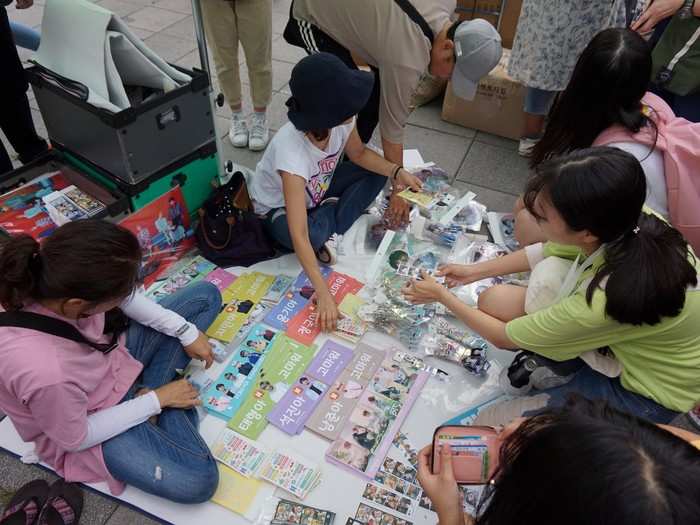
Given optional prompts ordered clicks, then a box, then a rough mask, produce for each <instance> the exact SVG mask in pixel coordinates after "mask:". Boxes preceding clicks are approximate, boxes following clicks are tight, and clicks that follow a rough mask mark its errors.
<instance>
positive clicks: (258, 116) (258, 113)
mask: <svg viewBox="0 0 700 525" xmlns="http://www.w3.org/2000/svg"><path fill="white" fill-rule="evenodd" d="M265 115H267V110H265V111H254V112H253V116H254V117H255V118H256V119H260V120H265Z"/></svg>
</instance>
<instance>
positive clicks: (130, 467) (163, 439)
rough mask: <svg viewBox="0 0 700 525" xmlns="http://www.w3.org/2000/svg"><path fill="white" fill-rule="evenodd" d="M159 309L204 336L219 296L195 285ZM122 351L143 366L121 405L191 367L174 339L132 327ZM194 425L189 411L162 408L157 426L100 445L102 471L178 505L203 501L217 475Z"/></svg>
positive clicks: (205, 285)
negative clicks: (143, 390)
mask: <svg viewBox="0 0 700 525" xmlns="http://www.w3.org/2000/svg"><path fill="white" fill-rule="evenodd" d="M160 304H161V305H163V306H164V307H165V308H168V309H170V310H173V311H175V312H177V313H179V314H180V315H181V316H183V317H184V318H185V319H187V320H188V321H190V322H191V323H194V324H195V325H196V326H197V328H199V329H200V330H201V331H204V330H206V329H207V328H208V327H209V325H210V324H211V323H212V322H213V321H214V319H215V318H216V316H217V315H218V313H219V310H220V309H221V295H220V294H219V291H218V290H217V289H216V287H214V286H213V285H211V284H209V283H196V284H193V285H191V286H188V287H187V288H185V289H183V290H181V291H179V292H178V293H176V294H174V295H172V296H170V297H166V298H165V299H163V301H161V303H160ZM126 346H127V348H128V349H129V352H130V353H131V355H132V356H134V358H136V359H138V360H139V361H140V362H141V363H143V373H142V375H141V377H140V378H139V380H138V384H135V385H133V386H132V387H131V389H130V390H129V393H128V394H127V395H126V396H125V398H124V400H126V399H130V398H131V397H133V395H134V393H135V391H136V390H137V389H138V388H141V387H148V388H150V389H153V390H155V389H156V388H158V387H161V386H163V385H165V384H167V383H169V382H171V381H173V380H174V379H175V378H176V372H175V370H176V369H178V368H179V369H183V368H185V367H186V366H187V364H188V363H189V361H190V358H189V357H188V356H187V354H185V352H184V351H183V349H182V345H181V344H180V342H179V341H178V340H177V339H175V338H174V337H169V336H167V335H164V334H161V333H160V332H157V331H155V330H153V329H152V328H146V327H145V326H143V325H140V324H138V323H135V322H132V324H131V326H130V327H129V330H128V332H127V335H126ZM198 425H199V421H198V418H197V413H196V411H195V410H194V409H189V410H182V409H176V408H166V409H165V410H163V412H161V414H160V415H159V416H158V422H157V424H155V425H154V424H153V423H151V422H150V421H147V422H145V423H141V424H140V425H137V426H135V427H132V428H130V429H129V430H127V431H126V432H123V433H122V434H119V435H118V436H115V437H113V438H112V439H110V440H108V441H105V442H104V443H103V444H102V454H103V455H104V460H105V464H106V465H107V470H108V471H109V472H110V474H112V476H114V477H115V478H116V479H118V480H120V481H123V482H124V483H126V484H128V485H133V486H134V487H136V488H139V489H141V490H143V491H144V492H148V493H149V494H155V495H156V496H161V497H163V498H166V499H169V500H172V501H176V502H178V503H202V502H204V501H207V500H209V499H210V498H211V497H212V495H213V494H214V492H215V491H216V487H217V485H218V484H219V472H218V469H217V466H216V462H215V461H214V458H213V457H212V455H211V453H210V452H209V447H208V446H207V444H206V443H205V442H204V440H203V439H202V437H201V436H200V435H199V431H198V430H197V428H198Z"/></svg>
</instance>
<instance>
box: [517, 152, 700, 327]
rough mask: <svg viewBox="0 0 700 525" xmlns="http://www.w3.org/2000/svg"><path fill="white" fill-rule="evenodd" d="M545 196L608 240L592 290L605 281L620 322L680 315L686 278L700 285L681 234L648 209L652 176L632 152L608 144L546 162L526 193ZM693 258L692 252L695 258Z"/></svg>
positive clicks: (530, 203) (574, 222) (576, 227)
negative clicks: (648, 182)
mask: <svg viewBox="0 0 700 525" xmlns="http://www.w3.org/2000/svg"><path fill="white" fill-rule="evenodd" d="M538 195H542V196H543V197H544V198H546V199H547V200H548V201H549V202H551V204H552V205H553V206H554V208H555V209H556V210H557V212H558V213H559V214H560V215H561V217H562V219H563V220H564V222H565V223H566V224H567V226H568V227H569V229H571V230H572V231H583V230H588V231H589V232H590V233H592V234H593V235H595V236H596V237H597V238H598V239H599V240H600V242H601V243H606V249H605V253H604V257H605V261H604V263H603V265H602V266H601V267H600V268H599V269H598V271H597V272H596V274H595V276H594V277H593V280H592V281H591V283H590V284H589V286H588V289H587V291H586V300H587V301H588V304H589V305H590V304H591V302H592V299H593V293H594V292H595V290H596V289H598V288H602V287H603V286H602V283H603V280H604V279H605V278H607V282H606V283H605V285H604V289H605V296H606V305H605V313H606V314H607V315H609V316H610V317H611V318H613V319H615V320H616V321H618V322H620V323H629V324H634V325H641V324H649V325H654V324H656V323H658V322H660V321H661V318H662V317H675V316H677V315H678V314H679V313H680V312H681V310H682V309H683V306H684V304H685V296H686V291H687V288H688V286H696V285H697V272H696V270H695V267H694V265H693V264H692V263H691V262H690V261H689V258H690V253H691V252H690V251H689V248H688V244H687V242H686V241H685V239H684V238H683V236H682V235H681V234H680V233H679V232H678V231H677V230H676V229H674V228H673V227H671V226H670V225H669V224H668V223H666V222H664V221H663V220H661V219H659V218H658V217H657V216H655V215H652V214H647V213H646V212H642V206H643V205H644V199H645V197H646V179H645V177H644V171H643V170H642V167H641V165H640V164H639V162H638V161H637V159H635V158H634V157H633V156H632V155H630V154H629V153H626V152H624V151H622V150H619V149H616V148H609V147H595V148H587V149H583V150H578V151H575V152H573V153H569V154H568V155H565V156H562V157H558V158H555V159H550V160H547V161H545V162H543V163H542V164H540V165H539V166H538V167H537V168H536V170H535V175H534V176H533V177H532V178H531V179H530V181H529V182H528V184H527V186H526V189H525V193H524V195H523V201H524V203H525V207H526V208H527V210H528V211H529V212H530V213H531V214H533V215H534V216H535V218H536V219H538V220H541V219H542V217H541V216H540V215H539V214H538V211H537V210H536V209H535V199H536V198H537V196H538ZM693 259H694V258H693Z"/></svg>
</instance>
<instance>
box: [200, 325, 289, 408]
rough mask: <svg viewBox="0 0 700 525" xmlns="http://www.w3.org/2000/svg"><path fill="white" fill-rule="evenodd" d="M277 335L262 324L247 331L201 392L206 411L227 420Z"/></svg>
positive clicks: (239, 403)
mask: <svg viewBox="0 0 700 525" xmlns="http://www.w3.org/2000/svg"><path fill="white" fill-rule="evenodd" d="M276 337H277V332H276V331H275V330H272V329H271V328H268V327H267V326H265V325H262V324H260V325H257V326H256V327H255V328H253V329H252V330H251V331H250V333H249V334H248V337H246V339H245V341H244V342H243V343H242V344H241V345H240V346H239V347H238V348H237V349H236V352H235V353H234V355H233V357H232V358H231V361H230V362H229V363H228V364H227V365H226V368H224V370H223V372H222V373H221V374H220V375H219V377H218V378H217V379H216V381H214V382H213V383H212V385H211V386H210V387H209V388H208V389H207V390H206V391H205V392H204V394H203V395H202V405H203V406H204V408H205V409H206V410H207V411H208V412H209V413H211V414H213V415H215V416H217V417H220V418H222V419H226V420H228V419H230V418H231V417H232V416H233V415H234V414H235V413H236V411H237V409H238V407H239V406H241V403H242V402H243V400H244V399H245V398H246V396H247V394H248V392H249V391H250V389H251V388H252V385H253V378H254V377H255V375H256V374H257V371H258V370H259V369H260V367H261V366H262V364H263V361H264V360H265V359H266V357H267V355H268V353H269V352H270V351H271V349H272V346H273V343H274V341H275V338H276Z"/></svg>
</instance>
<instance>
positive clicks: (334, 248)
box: [316, 233, 342, 266]
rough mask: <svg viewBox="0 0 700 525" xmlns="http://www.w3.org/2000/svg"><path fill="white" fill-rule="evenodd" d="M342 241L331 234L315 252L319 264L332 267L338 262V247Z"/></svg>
mask: <svg viewBox="0 0 700 525" xmlns="http://www.w3.org/2000/svg"><path fill="white" fill-rule="evenodd" d="M341 240H342V236H341V235H337V234H335V233H334V234H333V235H331V237H330V239H328V240H327V241H326V242H325V243H324V244H323V246H321V248H320V249H319V250H318V251H317V252H316V258H317V259H318V261H319V262H320V263H321V264H325V265H326V266H333V265H334V264H335V263H337V262H338V247H339V245H340V241H341Z"/></svg>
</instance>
